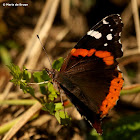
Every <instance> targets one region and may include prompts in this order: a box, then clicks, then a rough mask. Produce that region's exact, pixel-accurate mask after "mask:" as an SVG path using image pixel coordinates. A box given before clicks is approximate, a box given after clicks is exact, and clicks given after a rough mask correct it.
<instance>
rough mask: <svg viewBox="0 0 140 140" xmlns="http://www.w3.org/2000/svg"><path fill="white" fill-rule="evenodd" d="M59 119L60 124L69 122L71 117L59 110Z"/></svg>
mask: <svg viewBox="0 0 140 140" xmlns="http://www.w3.org/2000/svg"><path fill="white" fill-rule="evenodd" d="M59 116H60V120H61V124H62V125H68V124H70V120H71V118H70V117H69V116H68V114H67V112H64V111H60V112H59Z"/></svg>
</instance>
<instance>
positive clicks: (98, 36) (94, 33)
mask: <svg viewBox="0 0 140 140" xmlns="http://www.w3.org/2000/svg"><path fill="white" fill-rule="evenodd" d="M87 35H90V36H92V37H95V38H96V39H99V38H101V37H102V34H101V33H99V32H98V31H94V30H90V31H88V32H87Z"/></svg>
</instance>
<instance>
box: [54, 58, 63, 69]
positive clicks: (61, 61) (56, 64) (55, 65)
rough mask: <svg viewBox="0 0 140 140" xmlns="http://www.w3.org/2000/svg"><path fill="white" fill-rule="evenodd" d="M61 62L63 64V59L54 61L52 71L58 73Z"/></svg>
mask: <svg viewBox="0 0 140 140" xmlns="http://www.w3.org/2000/svg"><path fill="white" fill-rule="evenodd" d="M63 62H64V59H63V58H62V57H60V58H58V59H57V60H55V61H54V62H53V64H52V67H53V69H56V70H58V71H60V68H61V66H62V64H63Z"/></svg>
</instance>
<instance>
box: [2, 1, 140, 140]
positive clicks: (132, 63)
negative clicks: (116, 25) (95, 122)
mask: <svg viewBox="0 0 140 140" xmlns="http://www.w3.org/2000/svg"><path fill="white" fill-rule="evenodd" d="M16 3H17V6H15V4H16ZM13 4H14V6H13ZM139 7H140V0H39V1H38V0H34V1H31V0H10V1H8V0H1V1H0V139H2V138H3V139H6V140H7V139H9V138H12V139H13V140H26V139H44V140H45V139H49V140H56V139H58V140H59V139H60V140H61V139H65V140H92V139H93V140H94V139H95V140H96V139H100V140H110V139H121V140H125V139H126V140H127V139H129V140H139V139H140V94H139V93H140V24H139ZM110 14H120V15H121V17H122V21H123V23H124V28H123V32H122V37H121V41H122V44H123V51H124V56H123V57H122V58H120V59H119V60H118V61H119V63H120V64H119V66H120V69H121V71H122V72H123V75H124V80H125V83H124V87H123V90H122V92H121V97H120V100H119V101H118V104H117V106H116V107H115V108H114V109H113V110H111V111H110V113H109V115H108V116H107V117H106V118H104V119H103V124H102V126H103V131H104V134H103V135H102V136H99V135H98V134H97V133H96V132H95V130H94V129H92V128H91V126H90V125H89V124H88V123H87V122H86V121H84V120H83V119H82V118H81V116H80V115H79V114H78V113H77V111H76V110H75V108H74V107H70V108H69V109H68V111H69V114H70V116H71V117H72V121H71V123H72V124H71V126H67V127H63V126H61V125H59V123H58V122H57V121H56V119H55V118H54V117H53V116H51V115H49V114H48V113H46V112H43V111H42V110H40V108H41V107H39V108H37V110H36V112H34V114H33V113H31V112H29V109H31V108H32V107H33V106H34V105H35V101H34V99H33V98H31V96H30V95H29V94H23V92H22V91H21V90H20V89H19V87H15V86H13V84H12V83H10V82H9V80H10V79H11V76H10V73H9V70H8V68H7V67H6V65H7V64H9V63H10V62H12V63H14V64H16V65H18V66H19V67H20V68H23V66H26V67H27V68H28V69H33V70H42V69H43V68H45V67H47V68H50V65H49V62H48V59H47V57H46V54H45V53H44V51H43V49H42V47H41V45H40V43H39V40H38V39H37V37H36V35H37V34H38V35H39V36H40V40H41V42H42V43H43V45H44V46H45V48H46V51H47V53H48V55H49V57H50V59H51V61H53V60H55V59H57V58H59V57H60V56H61V57H64V58H65V57H66V56H67V54H68V52H69V51H70V50H71V49H72V48H73V47H74V45H75V44H76V42H77V41H78V40H79V39H80V38H81V37H82V36H83V35H84V34H86V32H87V31H88V30H89V29H90V28H91V27H92V26H93V25H95V24H96V23H97V22H98V21H100V20H101V19H102V18H104V17H105V16H108V15H110ZM25 99H27V102H22V100H23V101H24V100H25ZM25 113H26V116H28V117H29V118H28V120H29V119H30V118H31V117H32V116H33V117H32V119H30V120H29V121H26V122H24V123H23V124H22V126H21V127H20V128H19V129H18V128H17V127H15V126H14V125H15V123H16V122H17V121H18V119H19V118H20V117H23V116H22V115H23V114H25ZM36 113H37V114H38V115H37V116H36ZM24 117H25V116H24ZM23 120H24V118H23ZM10 128H13V130H14V131H12V132H11V133H6V132H8V131H9V129H10ZM15 128H17V129H18V130H15ZM9 135H10V136H9Z"/></svg>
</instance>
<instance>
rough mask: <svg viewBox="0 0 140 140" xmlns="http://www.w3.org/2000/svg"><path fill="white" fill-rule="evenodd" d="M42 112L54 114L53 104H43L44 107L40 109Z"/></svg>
mask: <svg viewBox="0 0 140 140" xmlns="http://www.w3.org/2000/svg"><path fill="white" fill-rule="evenodd" d="M42 109H43V110H45V111H48V112H50V114H52V115H53V114H54V111H55V110H54V109H55V104H54V103H53V102H50V103H45V104H44V107H43V108H42Z"/></svg>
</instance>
